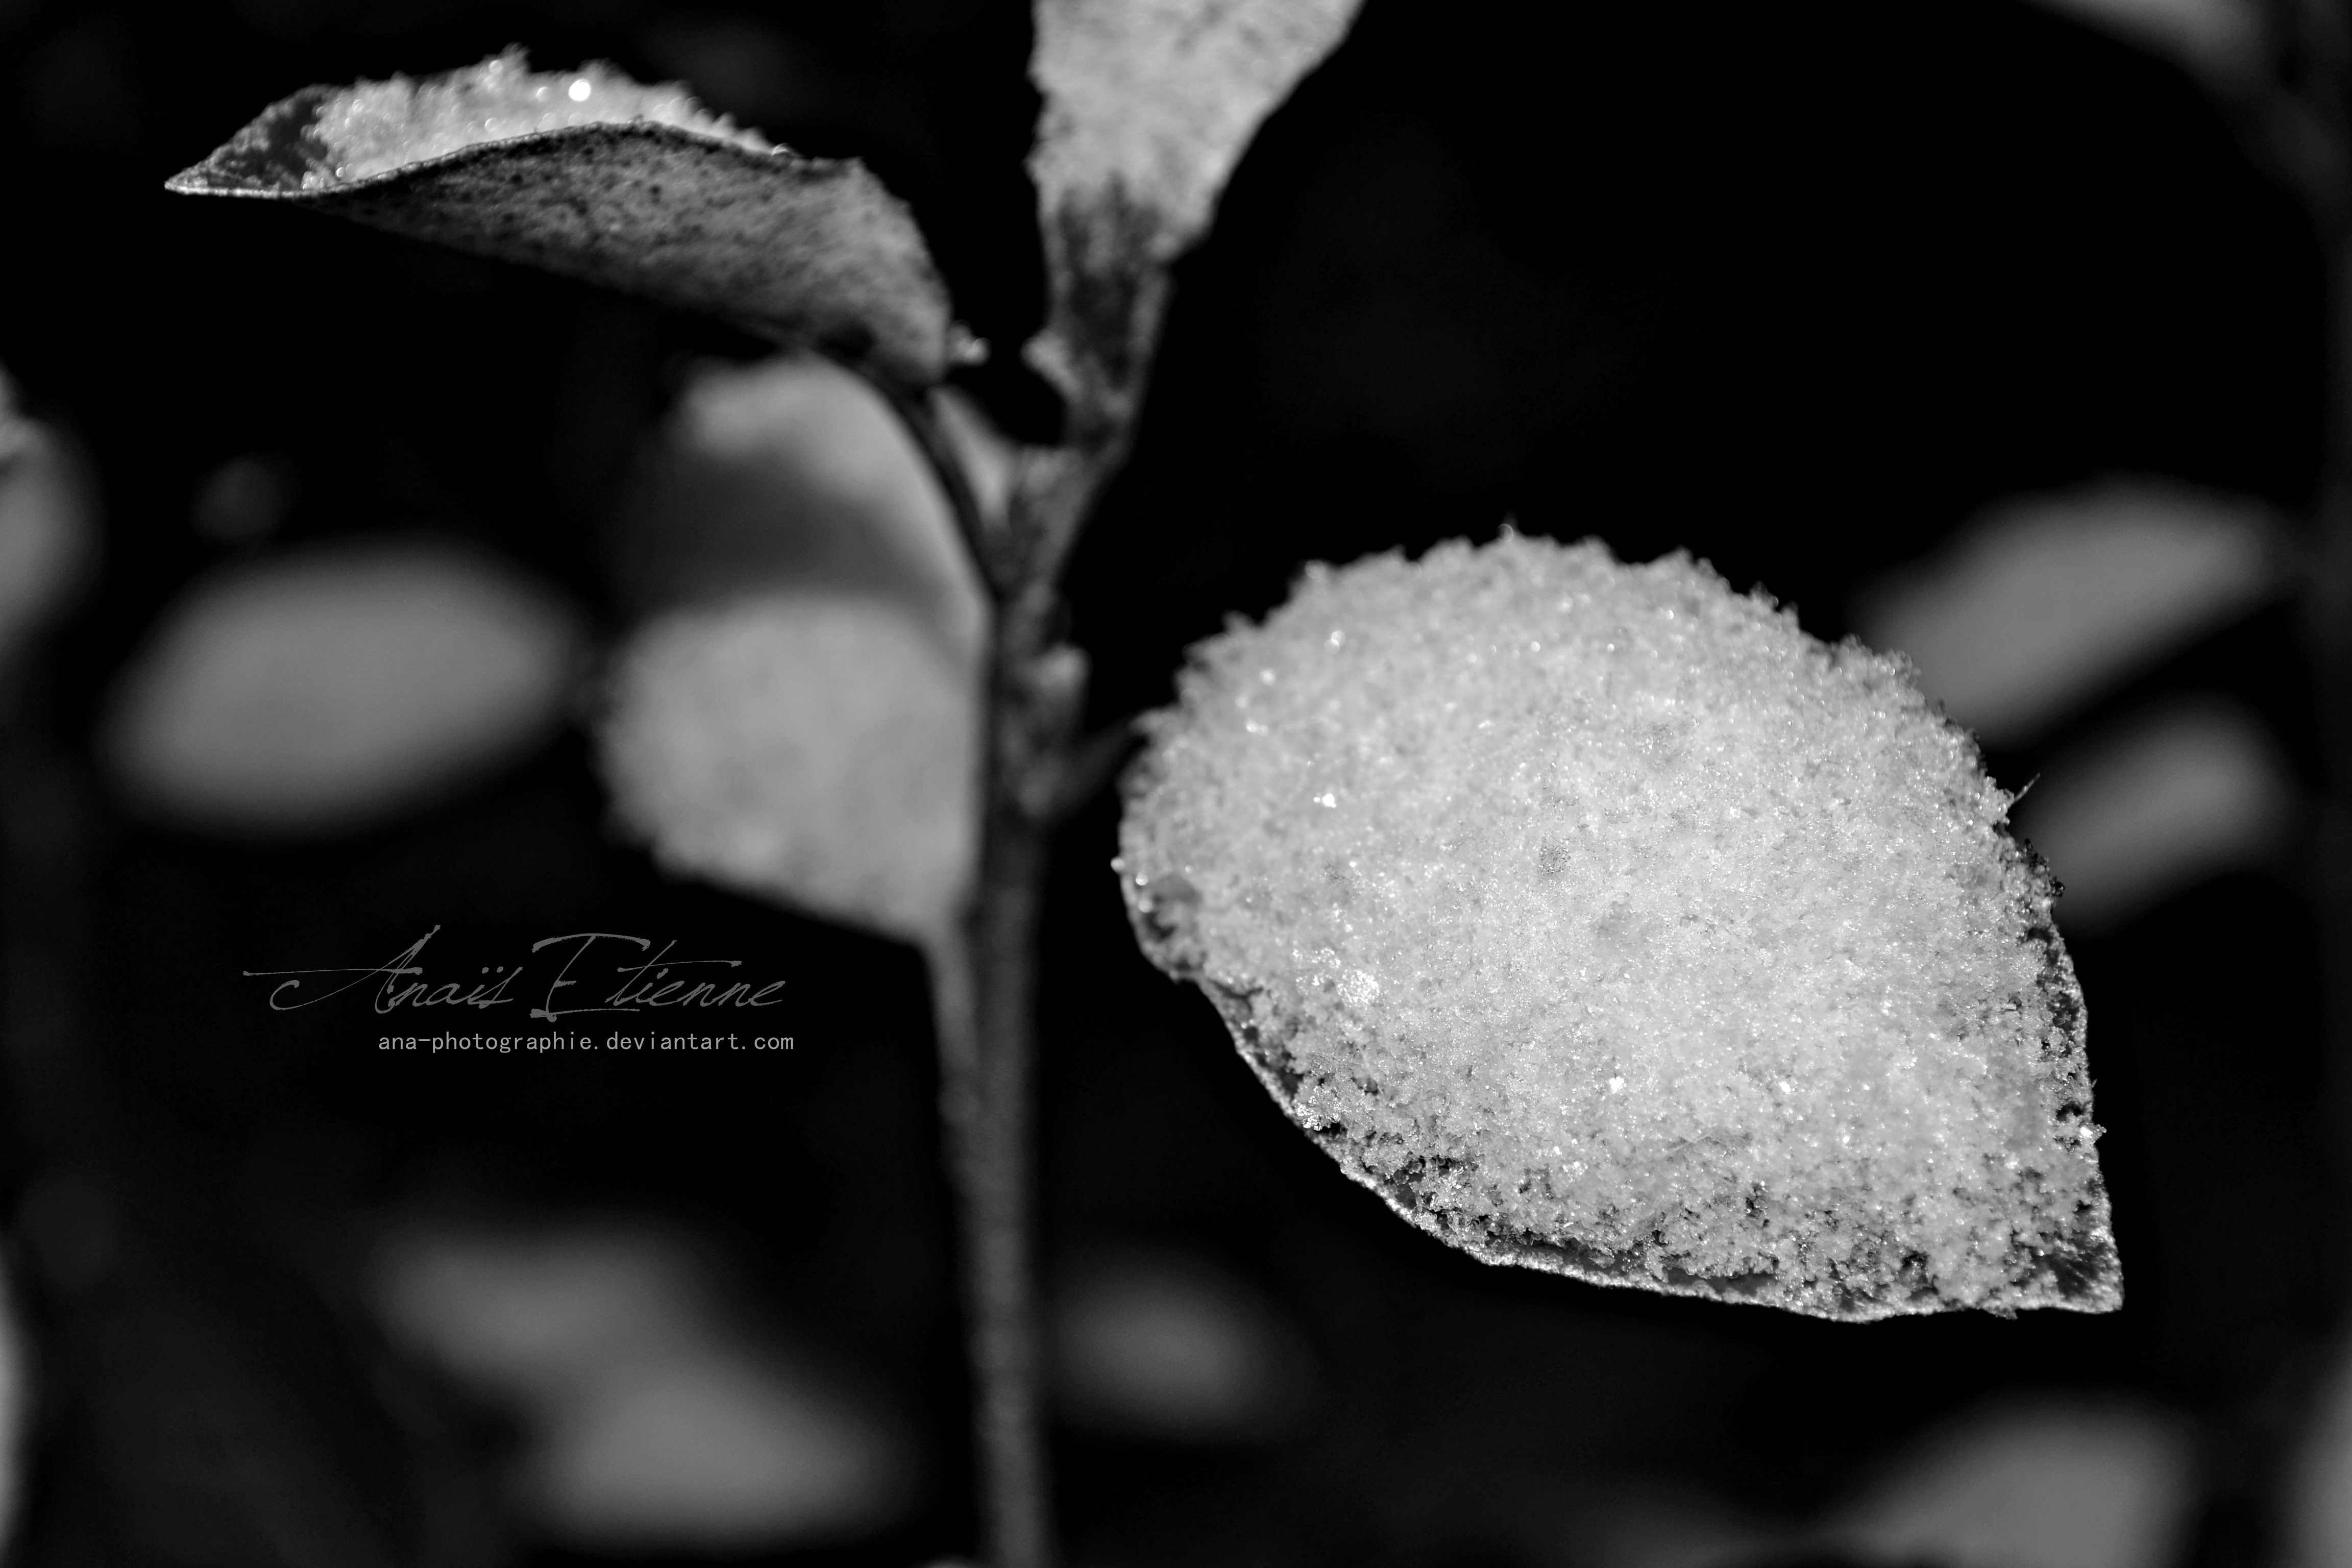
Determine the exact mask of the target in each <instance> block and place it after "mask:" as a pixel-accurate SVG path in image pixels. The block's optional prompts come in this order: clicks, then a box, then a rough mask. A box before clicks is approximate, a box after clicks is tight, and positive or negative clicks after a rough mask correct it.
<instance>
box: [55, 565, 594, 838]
mask: <svg viewBox="0 0 2352 1568" xmlns="http://www.w3.org/2000/svg"><path fill="white" fill-rule="evenodd" d="M581 662H582V633H581V630H580V626H579V623H578V620H577V617H576V616H574V615H573V613H572V611H571V610H570V609H569V608H568V607H566V606H565V605H563V604H562V601H561V600H559V599H558V598H557V597H556V596H555V595H554V594H553V593H552V591H551V590H548V589H546V588H543V587H541V586H540V585H539V584H536V583H534V582H532V581H530V579H528V578H525V577H523V576H522V575H521V574H520V573H518V572H516V571H514V570H513V569H511V568H509V567H505V566H502V565H499V564H498V563H493V562H491V561H490V560H488V558H486V557H482V556H479V555H477V554H475V553H473V552H465V551H459V550H457V549H455V548H454V547H449V546H441V545H429V544H405V543H404V544H389V545H386V544H378V545H373V546H369V547H366V548H357V549H344V550H339V551H332V552H326V551H320V552H306V553H302V554H297V555H290V556H286V557H280V558H278V559H275V560H269V561H264V562H260V563H255V564H252V565H249V566H240V567H236V568H232V569H230V570H227V571H225V572H223V573H221V574H217V575H215V576H213V577H210V578H206V579H204V580H201V581H199V582H198V583H197V584H195V585H194V587H193V588H191V589H190V590H189V591H188V592H187V593H186V594H185V595H184V596H183V597H182V598H181V600H180V601H179V603H177V604H176V605H173V607H172V608H171V609H170V610H169V611H167V612H166V614H165V616H164V619H163V625H162V626H160V627H159V628H158V629H157V630H156V631H155V632H154V633H153V634H152V636H151V637H150V638H149V641H148V643H147V646H146V647H144V648H143V649H142V651H141V652H140V654H139V655H138V656H137V657H136V658H134V659H133V660H132V662H131V665H130V666H129V667H128V668H126V670H125V671H124V673H123V675H122V676H121V679H119V680H118V682H117V684H116V689H115V691H114V693H113V696H112V700H111V701H110V709H109V713H108V717H107V721H106V726H105V732H104V735H103V739H102V748H103V751H104V752H105V754H106V758H107V761H108V763H110V771H111V772H112V773H113V775H114V777H115V780H116V782H117V784H119V785H120V787H121V789H122V791H123V793H124V794H125V795H128V796H129V797H130V798H131V800H132V801H133V802H135V803H136V804H137V805H140V806H142V808H144V809H145V810H147V811H149V812H151V813H152V814H153V815H156V816H162V817H163V818H166V819H168V820H170V821H173V822H175V823H180V824H183V825H185V826H191V827H196V828H202V829H206V830H210V831H215V832H227V833H235V834H252V835H263V836H286V835H298V836H299V835H308V834H319V833H336V832H343V831H349V830H352V829H356V828H361V827H365V826H372V825H373V824H375V823H376V822H379V821H382V820H383V819H384V818H386V817H389V816H394V815H396V814H397V813H399V812H401V811H404V810H406V809H409V808H411V807H413V806H415V805H420V804H423V803H425V802H427V801H430V800H432V799H434V798H436V797H438V796H440V795H445V794H446V793H447V792H448V791H449V790H450V789H452V788H455V787H457V786H458V785H460V784H463V783H465V782H466V781H467V780H468V779H471V778H474V777H477V776H478V775H480V774H481V773H485V772H487V771H488V770H490V769H492V768H495V767H497V766H499V765H500V764H503V763H508V762H509V761H511V760H513V759H514V758H516V757H518V756H520V755H521V754H522V753H523V752H527V751H528V750H530V747H532V746H533V745H534V744H536V743H537V742H540V741H541V740H542V739H544V738H545V737H546V736H547V735H548V734H549V733H551V731H553V730H554V728H555V727H556V725H557V724H558V723H559V722H560V721H561V720H562V711H563V707H564V704H565V702H566V700H568V698H569V695H570V692H571V690H572V684H573V681H574V679H576V675H577V672H578V670H579V668H580V666H581Z"/></svg>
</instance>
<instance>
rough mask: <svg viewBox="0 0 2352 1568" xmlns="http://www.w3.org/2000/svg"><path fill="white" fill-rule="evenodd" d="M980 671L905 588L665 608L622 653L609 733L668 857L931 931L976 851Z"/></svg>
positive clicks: (779, 894)
mask: <svg viewBox="0 0 2352 1568" xmlns="http://www.w3.org/2000/svg"><path fill="white" fill-rule="evenodd" d="M979 719H980V684H979V680H978V678H977V675H976V672H975V671H974V670H973V669H972V668H971V667H970V666H969V665H966V664H963V663H961V662H960V661H959V660H957V659H956V658H953V657H952V656H951V655H950V654H949V653H947V652H946V651H944V650H943V649H942V648H941V647H940V642H939V639H938V638H937V637H936V636H935V635H933V633H932V632H931V630H930V629H929V628H928V627H926V626H923V625H922V624H920V623H919V621H918V620H917V619H916V618H915V617H914V616H912V615H909V614H908V612H907V611H906V609H905V608H904V607H903V606H902V605H899V604H897V603H894V602H893V601H892V600H890V599H888V598H885V597H882V596H879V595H863V594H859V595H851V594H843V593H841V592H839V591H838V590H837V589H825V590H819V591H817V592H799V593H792V592H786V593H778V594H772V595H765V596H761V597H755V598H747V599H740V600H736V601H734V602H732V603H729V604H724V605H719V606H716V607H712V608H708V609H693V610H680V611H673V612H671V613H669V614H667V615H664V616H657V617H656V618H655V619H654V620H652V621H651V622H649V623H648V624H647V625H646V626H644V627H643V628H641V629H640V630H639V631H638V632H637V633H636V634H635V636H634V637H632V638H631V639H630V641H629V644H628V646H627V647H625V648H624V649H623V651H622V653H621V655H620V658H619V659H618V661H617V664H616V666H615V668H614V676H613V679H612V686H611V692H610V697H609V702H608V707H607V711H606V715H605V719H604V725H603V728H602V733H601V739H602V744H603V754H604V775H605V779H606V782H607V783H608V784H610V785H611V787H612V791H613V796H614V803H615V805H617V806H618V808H619V811H620V814H621V816H622V818H623V819H624V820H625V821H626V822H628V823H629V824H630V825H631V826H634V827H635V829H636V830H637V831H639V832H640V833H642V834H644V835H645V836H646V838H647V839H649V840H650V841H651V843H652V845H653V848H654V852H655V854H656V856H657V857H658V858H660V859H661V860H662V861H663V862H664V863H666V864H667V865H668V866H670V867H672V868H675V869H677V870H678V871H681V872H685V873H687V874H688V875H692V876H697V877H702V878H706V879H709V880H711V881H714V882H718V883H720V884H722V885H724V886H728V887H731V888H736V889H740V890H742V891H744V892H748V893H753V894H758V895H761V896H763V897H766V898H772V899H775V900H779V901H781V902H783V903H786V904H791V905H793V906H796V907H798V908H801V909H803V910H809V911H810V912H812V913H815V914H820V915H824V916H827V917H830V918H833V919H835V920H843V921H851V922H854V923H856V924H858V925H863V926H866V927H870V928H872V929H874V930H877V931H885V932H887V933H889V934H892V935H895V936H899V937H903V938H906V939H908V940H909V941H918V942H919V941H924V940H927V939H929V938H933V937H936V936H938V935H939V934H940V932H941V931H944V930H945V929H946V927H947V924H948V922H950V921H951V920H952V919H953V918H954V917H955V915H956V913H957V912H958V910H961V907H962V904H963V900H964V897H965V894H966V892H967V890H968V889H969V888H970V887H971V878H972V873H973V868H974V863H975V859H976V856H977V837H978V836H977V830H976V829H977V817H978V809H977V807H978V787H979V753H978V746H979V735H980V722H979Z"/></svg>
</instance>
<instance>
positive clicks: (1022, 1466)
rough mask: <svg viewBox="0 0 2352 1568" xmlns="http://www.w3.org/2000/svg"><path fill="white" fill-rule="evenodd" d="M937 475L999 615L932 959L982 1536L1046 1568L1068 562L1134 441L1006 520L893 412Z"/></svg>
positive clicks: (1013, 1557)
mask: <svg viewBox="0 0 2352 1568" xmlns="http://www.w3.org/2000/svg"><path fill="white" fill-rule="evenodd" d="M893 402H894V405H895V406H896V407H897V408H898V413H899V416H900V417H901V418H902V419H904V420H905V421H906V423H907V424H908V426H909V428H910V429H911V430H912V431H913V433H914V435H915V437H916V440H917V443H918V445H919V447H920V448H921V450H922V452H923V455H924V456H925V458H927V459H929V462H930V464H931V466H932V468H933V469H934V470H935V471H936V472H937V473H938V475H939V477H940V484H941V488H942V490H943V492H944V493H945V495H946V497H947V499H948V501H949V505H950V510H952V511H953V512H954V513H955V517H956V523H957V527H958V529H959V531H961V533H962V535H963V538H964V540H965V542H966V543H967V544H968V545H970V546H971V550H972V553H973V557H974V560H973V564H974V566H975V567H976V568H977V569H978V571H979V572H980V573H981V574H982V579H983V580H984V581H985V582H986V583H987V584H988V585H989V588H990V590H991V593H992V598H993V600H994V614H993V615H992V616H991V618H990V626H989V656H988V672H987V691H986V698H985V702H984V706H983V714H984V724H983V729H982V734H983V737H984V741H983V745H984V748H985V755H984V757H983V758H982V799H983V806H982V835H981V856H980V878H979V885H978V887H977V889H976V890H975V892H974V895H973V898H972V900H971V905H970V907H969V909H968V910H967V912H966V916H965V918H964V920H963V921H961V924H959V925H958V926H957V927H956V928H955V929H952V930H950V931H946V932H944V933H942V934H941V935H940V936H939V937H937V938H936V939H935V940H934V941H933V942H931V943H930V944H929V959H930V968H931V992H932V998H933V1006H934V1009H935V1015H936V1028H937V1034H938V1039H939V1052H940V1121H941V1125H942V1131H943V1133H944V1141H945V1144H946V1155H947V1167H948V1175H949V1180H950V1184H951V1185H952V1186H953V1188H954V1192H955V1204H956V1219H957V1226H958V1230H959V1232H960V1237H959V1240H960V1245H961V1273H962V1296H963V1307H964V1315H965V1323H964V1340H965V1346H966V1352H967V1356H968V1360H969V1363H970V1367H971V1399H972V1436H973V1444H974V1448H975V1460H976V1468H977V1471H978V1475H977V1482H978V1491H979V1506H980V1515H981V1537H982V1553H983V1560H984V1561H985V1562H986V1563H988V1564H989V1568H1051V1564H1052V1563H1053V1561H1054V1557H1055V1550H1054V1527H1053V1507H1052V1501H1051V1486H1050V1481H1049V1477H1048V1468H1047V1462H1046V1452H1045V1410H1044V1397H1043V1394H1042V1389H1041V1378H1040V1376H1039V1353H1040V1340H1041V1337H1042V1336H1041V1333H1040V1331H1039V1327H1038V1311H1037V1290H1036V1251H1037V1248H1036V1242H1035V1179H1034V1155H1033V1151H1032V1126H1031V1123H1032V1120H1033V1118H1032V1109H1031V1108H1032V1106H1033V1104H1034V1098H1035V1097H1034V1077H1035V1066H1034V1064H1035V1055H1036V1047H1035V1035H1036V1027H1035V1001H1036V979H1037V934H1038V911H1039V907H1040V905H1041V903H1042V902H1043V899H1044V893H1045V871H1046V867H1047V863H1048V858H1049V852H1050V849H1051V839H1052V824H1053V820H1054V818H1055V816H1056V815H1057V811H1058V808H1059V807H1061V806H1062V805H1065V804H1066V795H1067V794H1068V789H1069V783H1070V774H1071V772H1072V767H1073V745H1072V736H1073V734H1074V732H1075V731H1076V725H1077V721H1078V718H1079V714H1080V710H1081V709H1082V708H1083V706H1084V695H1085V665H1084V661H1083V660H1082V659H1081V658H1079V656H1078V655H1077V654H1076V651H1075V650H1074V649H1071V648H1069V647H1065V646H1061V645H1060V644H1059V643H1058V641H1057V633H1058V630H1059V625H1060V621H1061V616H1062V604H1061V598H1060V595H1059V592H1058V589H1057V585H1056V584H1057V580H1058V578H1059V575H1060V568H1061V563H1062V560H1063V558H1064V556H1065V555H1066V553H1067V552H1068V548H1069V545H1070V542H1072V540H1074V539H1075V537H1076V532H1077V528H1078V525H1079V522H1080V521H1082V519H1083V518H1084V516H1085V513H1086V510H1087V506H1088V504H1089V502H1090V501H1091V500H1092V499H1093V496H1094V494H1095V492H1096V490H1097V489H1098V488H1099V485H1100V482H1101V479H1102V478H1103V477H1104V476H1105V475H1106V474H1108V471H1109V468H1110V467H1111V466H1112V465H1113V464H1115V462H1116V461H1117V459H1118V456H1119V455H1120V453H1121V452H1122V451H1123V443H1122V444H1119V445H1118V446H1112V445H1104V446H1101V447H1095V448H1093V449H1092V450H1090V451H1088V452H1087V453H1083V454H1081V453H1078V452H1074V451H1070V450H1066V449H1057V450H1043V449H1031V450H1028V451H1025V452H1024V453H1022V454H1021V455H1020V459H1019V461H1018V463H1017V464H1016V467H1015V482H1014V484H1013V493H1012V496H1011V499H1010V502H1009V506H1008V514H1007V515H1005V516H1003V517H990V516H987V515H984V513H983V510H982V506H981V503H980V501H979V500H978V491H977V489H976V488H975V487H974V486H973V485H972V484H971V480H970V477H969V476H968V475H967V474H965V473H964V472H963V470H962V468H961V458H960V457H959V456H958V454H957V452H956V450H955V448H954V446H953V444H952V443H950V441H948V440H947V439H946V437H945V432H944V431H943V430H941V429H940V426H939V424H938V421H937V417H936V416H935V414H934V412H933V411H932V409H931V408H930V407H929V405H928V404H926V403H924V402H921V401H919V400H913V399H906V398H894V399H893Z"/></svg>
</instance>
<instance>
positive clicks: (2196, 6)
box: [2042, 0, 2263, 81]
mask: <svg viewBox="0 0 2352 1568" xmlns="http://www.w3.org/2000/svg"><path fill="white" fill-rule="evenodd" d="M2042 4H2043V5H2047V6H2049V7H2050V9H2052V10H2053V11H2063V12H2065V13H2066V14H2067V15H2069V16H2077V17H2080V18H2081V19H2082V20H2084V21H2085V22H2088V23H2090V24H2091V25H2092V26H2095V27H2099V28H2102V29H2104V30H2105V31H2107V32H2110V33H2114V34H2116V36H2117V37H2122V38H2125V39H2127V40H2129V41H2130V42H2132V43H2135V44H2139V45H2141V46H2143V47H2147V48H2151V49H2156V50H2158V51H2160V52H2162V53H2164V54H2168V55H2170V56H2172V57H2173V58H2175V59H2178V60H2179V62H2180V63H2181V64H2183V65H2185V66H2187V67H2189V68H2190V69H2192V70H2196V71H2200V72H2202V73H2204V74H2206V75H2208V76H2210V77H2216V78H2220V79H2222V80H2225V81H2226V80H2229V79H2235V78H2240V77H2243V76H2245V75H2247V74H2248V73H2249V72H2251V71H2255V70H2259V69H2260V68H2262V65H2263V6H2262V5H2261V4H2260V3H2259V0H2042Z"/></svg>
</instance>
